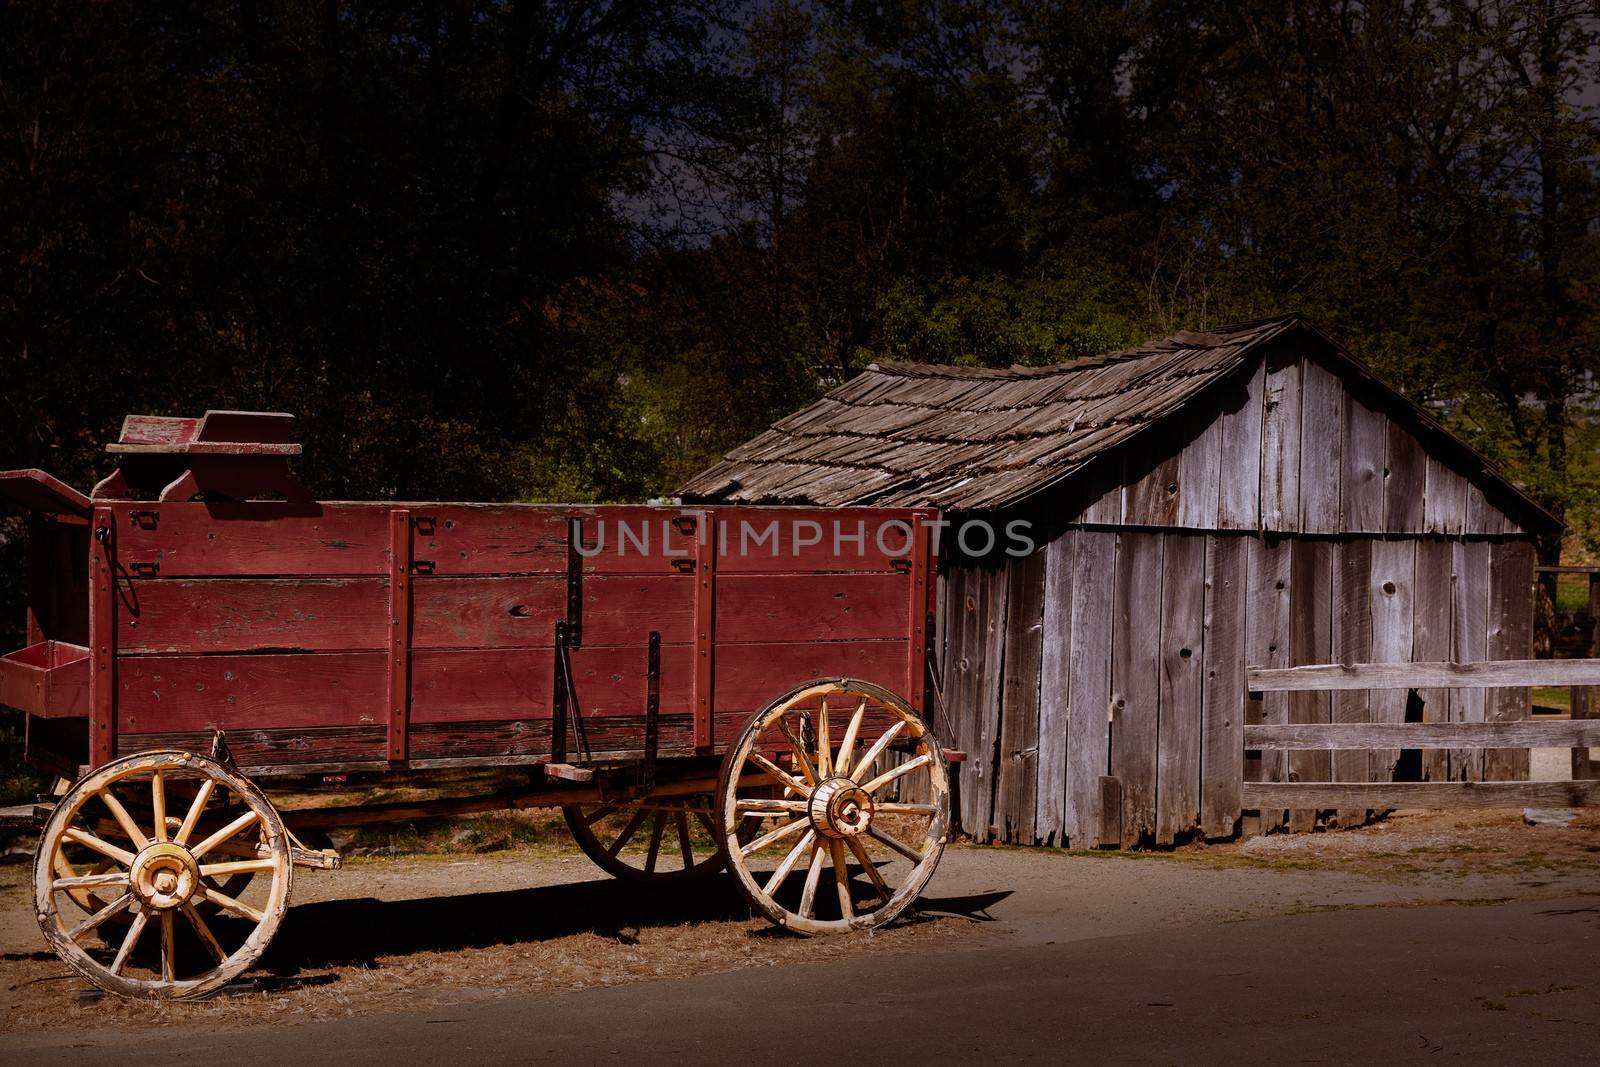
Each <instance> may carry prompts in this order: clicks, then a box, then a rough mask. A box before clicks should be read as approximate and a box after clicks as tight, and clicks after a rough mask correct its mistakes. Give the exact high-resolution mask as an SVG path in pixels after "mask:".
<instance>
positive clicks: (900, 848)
mask: <svg viewBox="0 0 1600 1067" xmlns="http://www.w3.org/2000/svg"><path fill="white" fill-rule="evenodd" d="M880 810H881V809H880ZM867 836H868V837H870V838H872V839H873V840H874V841H879V842H882V843H883V844H885V845H888V846H889V847H890V848H892V849H894V850H895V851H896V852H898V853H900V855H902V856H904V857H905V858H906V859H908V860H910V861H911V862H912V863H921V862H922V853H920V852H918V851H917V850H916V849H914V848H912V847H911V846H910V845H907V844H905V843H903V842H901V841H900V840H899V839H898V838H896V837H895V836H894V835H893V834H891V833H888V832H887V831H884V830H880V829H878V828H877V827H876V826H872V827H868V828H867Z"/></svg>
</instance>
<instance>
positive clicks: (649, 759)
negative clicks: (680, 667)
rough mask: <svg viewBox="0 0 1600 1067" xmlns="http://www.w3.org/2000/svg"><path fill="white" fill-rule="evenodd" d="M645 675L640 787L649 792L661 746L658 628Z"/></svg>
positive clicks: (659, 639) (651, 636)
mask: <svg viewBox="0 0 1600 1067" xmlns="http://www.w3.org/2000/svg"><path fill="white" fill-rule="evenodd" d="M644 677H645V691H644V692H645V696H644V761H643V762H642V763H641V764H640V765H639V779H640V780H639V788H640V790H641V791H642V792H643V793H645V794H648V793H651V792H653V791H654V790H655V787H656V752H657V750H658V749H659V748H660V747H661V634H660V632H658V631H656V630H651V631H650V646H649V654H648V656H647V657H646V659H645V672H644Z"/></svg>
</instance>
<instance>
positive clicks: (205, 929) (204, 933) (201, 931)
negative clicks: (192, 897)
mask: <svg viewBox="0 0 1600 1067" xmlns="http://www.w3.org/2000/svg"><path fill="white" fill-rule="evenodd" d="M183 917H184V918H185V919H188V920H189V925H190V926H192V927H193V928H194V932H195V936H196V937H198V938H199V939H200V943H201V944H202V945H204V946H205V947H206V951H207V952H209V953H211V958H212V959H214V960H216V961H217V962H218V963H221V962H222V961H223V960H225V959H227V958H228V954H227V953H226V952H224V951H222V945H221V944H219V943H218V942H217V935H216V934H213V933H212V932H211V927H209V926H207V925H206V920H205V917H204V916H202V915H201V914H200V913H199V912H198V911H196V910H195V906H194V905H193V904H185V905H184V906H183Z"/></svg>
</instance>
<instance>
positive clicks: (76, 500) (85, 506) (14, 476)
mask: <svg viewBox="0 0 1600 1067" xmlns="http://www.w3.org/2000/svg"><path fill="white" fill-rule="evenodd" d="M0 499H3V500H4V501H6V502H7V503H10V504H13V505H15V506H16V507H19V508H21V509H22V510H24V511H32V512H38V513H40V514H44V515H77V516H79V517H82V518H87V517H88V515H89V512H90V510H91V508H90V504H89V498H88V497H86V496H84V495H83V494H82V493H80V492H78V491H77V490H76V489H74V488H72V486H70V485H68V484H66V483H65V482H63V481H61V480H60V479H58V478H53V477H51V476H50V475H48V474H46V473H45V472H44V471H42V470H37V469H30V470H21V471H0Z"/></svg>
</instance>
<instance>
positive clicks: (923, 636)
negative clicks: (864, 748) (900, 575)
mask: <svg viewBox="0 0 1600 1067" xmlns="http://www.w3.org/2000/svg"><path fill="white" fill-rule="evenodd" d="M928 557H929V552H928V528H927V527H926V526H924V525H923V524H922V523H920V522H919V523H917V524H916V526H915V528H914V535H913V537H912V542H911V582H910V586H911V588H910V589H909V590H908V592H909V594H910V602H909V603H908V604H907V608H906V614H907V616H908V618H907V619H906V623H907V624H908V625H909V627H910V637H911V650H910V652H909V654H908V655H907V656H906V659H907V663H906V688H905V695H906V700H907V701H909V702H910V704H911V710H913V711H915V712H916V713H917V714H918V715H922V714H923V705H924V704H925V703H926V698H927V694H928V675H927V667H926V662H927V655H928V629H929V627H930V626H931V625H932V623H933V616H932V610H931V608H930V607H929V601H928V587H929V584H930V583H931V582H932V580H933V579H932V574H931V571H932V568H931V567H930V566H929V561H928ZM1040 562H1041V578H1040V579H1039V581H1040V583H1041V584H1042V583H1043V577H1042V570H1043V568H1042V563H1043V560H1042V558H1041V561H1040ZM883 599H885V600H889V601H890V602H891V603H892V602H893V598H892V596H884V597H883ZM902 632H904V631H903V630H902ZM1036 688H1037V685H1036ZM1030 822H1031V820H1030Z"/></svg>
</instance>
